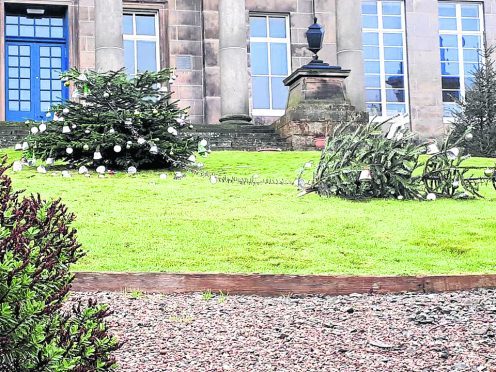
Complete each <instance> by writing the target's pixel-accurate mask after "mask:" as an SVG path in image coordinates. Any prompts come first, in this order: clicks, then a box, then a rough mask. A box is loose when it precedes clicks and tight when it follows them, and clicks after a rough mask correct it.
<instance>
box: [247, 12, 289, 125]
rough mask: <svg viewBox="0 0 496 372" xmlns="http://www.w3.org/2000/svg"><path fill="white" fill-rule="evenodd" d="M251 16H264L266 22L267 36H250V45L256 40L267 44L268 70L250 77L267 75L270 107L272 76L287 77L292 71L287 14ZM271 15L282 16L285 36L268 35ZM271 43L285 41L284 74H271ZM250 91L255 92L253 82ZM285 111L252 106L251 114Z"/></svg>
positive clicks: (274, 114) (283, 111)
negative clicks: (265, 73) (266, 72)
mask: <svg viewBox="0 0 496 372" xmlns="http://www.w3.org/2000/svg"><path fill="white" fill-rule="evenodd" d="M251 17H265V18H266V24H267V36H266V37H251V36H250V45H251V43H252V42H254V43H256V42H259V43H267V45H268V71H269V73H268V74H267V75H255V74H253V73H252V74H251V76H252V77H256V76H260V77H268V78H269V99H270V107H272V79H271V78H273V77H284V78H285V77H287V76H288V75H289V74H290V73H291V71H292V67H291V35H290V32H291V30H290V25H289V16H288V15H287V14H284V13H282V14H278V13H250V18H251ZM271 17H273V18H284V20H285V22H286V37H285V38H273V37H270V33H269V19H270V18H271ZM272 43H278V44H281V43H285V44H286V46H287V48H286V50H287V57H286V58H287V66H288V71H287V74H286V75H285V76H283V75H272V74H271V57H270V44H272ZM251 92H252V95H253V94H255V92H254V91H253V84H252V85H251ZM252 102H253V99H252ZM285 112H286V110H283V109H281V110H276V109H272V108H269V109H256V108H252V114H253V116H282V115H284V113H285Z"/></svg>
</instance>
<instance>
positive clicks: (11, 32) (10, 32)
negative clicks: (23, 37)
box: [5, 25, 19, 36]
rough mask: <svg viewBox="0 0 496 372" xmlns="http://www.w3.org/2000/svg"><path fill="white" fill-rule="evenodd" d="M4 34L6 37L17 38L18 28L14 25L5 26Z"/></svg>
mask: <svg viewBox="0 0 496 372" xmlns="http://www.w3.org/2000/svg"><path fill="white" fill-rule="evenodd" d="M5 34H6V35H7V36H19V26H14V25H7V26H5Z"/></svg>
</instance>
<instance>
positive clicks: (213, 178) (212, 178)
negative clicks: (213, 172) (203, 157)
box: [210, 176, 217, 185]
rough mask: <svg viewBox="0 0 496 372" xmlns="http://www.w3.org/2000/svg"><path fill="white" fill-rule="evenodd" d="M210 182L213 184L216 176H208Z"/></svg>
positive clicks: (215, 181)
mask: <svg viewBox="0 0 496 372" xmlns="http://www.w3.org/2000/svg"><path fill="white" fill-rule="evenodd" d="M210 183H211V184H212V185H213V184H216V183H217V177H215V176H210Z"/></svg>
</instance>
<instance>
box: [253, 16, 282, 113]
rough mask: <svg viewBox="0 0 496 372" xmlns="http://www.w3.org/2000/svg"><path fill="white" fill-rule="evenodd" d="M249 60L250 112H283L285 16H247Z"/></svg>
mask: <svg viewBox="0 0 496 372" xmlns="http://www.w3.org/2000/svg"><path fill="white" fill-rule="evenodd" d="M250 60H251V81H252V92H253V93H252V96H253V114H254V115H267V116H280V115H283V114H284V110H285V108H286V101H287V98H288V88H287V87H286V86H285V85H284V83H283V80H284V79H285V78H286V77H287V76H288V75H289V73H290V62H289V61H290V42H289V25H288V18H287V17H285V16H272V15H270V16H268V15H253V16H251V17H250Z"/></svg>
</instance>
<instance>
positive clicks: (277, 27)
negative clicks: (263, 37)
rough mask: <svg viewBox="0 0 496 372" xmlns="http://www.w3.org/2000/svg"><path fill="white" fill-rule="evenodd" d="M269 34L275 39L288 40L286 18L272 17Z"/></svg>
mask: <svg viewBox="0 0 496 372" xmlns="http://www.w3.org/2000/svg"><path fill="white" fill-rule="evenodd" d="M269 34H270V37H274V38H286V18H279V17H270V18H269Z"/></svg>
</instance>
